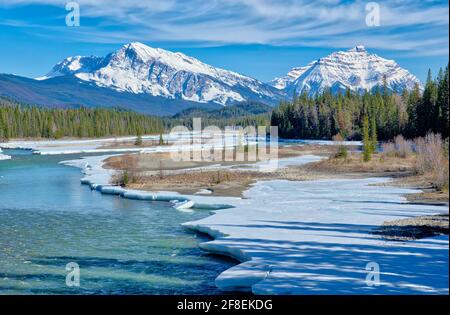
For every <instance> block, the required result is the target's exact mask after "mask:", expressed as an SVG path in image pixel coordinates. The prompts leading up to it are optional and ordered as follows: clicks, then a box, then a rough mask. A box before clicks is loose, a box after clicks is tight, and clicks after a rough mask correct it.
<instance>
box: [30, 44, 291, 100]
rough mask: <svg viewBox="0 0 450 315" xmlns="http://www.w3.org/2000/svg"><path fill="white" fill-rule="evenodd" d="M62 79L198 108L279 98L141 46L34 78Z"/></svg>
mask: <svg viewBox="0 0 450 315" xmlns="http://www.w3.org/2000/svg"><path fill="white" fill-rule="evenodd" d="M67 75H74V76H76V77H77V78H78V79H80V80H83V81H87V82H92V83H94V84H95V85H97V86H100V87H106V88H111V89H114V90H117V91H120V92H128V93H134V94H148V95H152V96H161V97H165V98H170V99H180V100H186V101H191V102H199V103H217V104H220V105H229V104H232V103H236V102H242V101H247V100H257V101H261V102H266V103H270V104H274V105H275V104H277V102H278V101H279V100H280V99H282V98H283V93H281V92H280V91H279V90H277V89H275V88H273V87H271V86H270V85H268V84H265V83H262V82H260V81H258V80H255V79H253V78H250V77H247V76H244V75H241V74H238V73H235V72H232V71H228V70H223V69H219V68H215V67H213V66H210V65H207V64H205V63H203V62H201V61H199V60H197V59H195V58H193V57H189V56H186V55H184V54H182V53H179V52H177V53H174V52H171V51H167V50H164V49H160V48H152V47H149V46H147V45H144V44H142V43H130V44H126V45H124V46H122V47H121V48H120V49H118V50H117V51H114V52H112V53H110V54H109V55H107V56H106V57H104V58H100V57H94V56H91V57H82V56H76V57H69V58H66V59H65V60H63V61H61V62H59V63H58V64H57V65H56V66H55V67H53V69H52V70H51V71H50V72H49V73H48V74H47V75H46V76H44V77H41V78H38V79H39V80H47V79H49V78H55V77H59V76H67Z"/></svg>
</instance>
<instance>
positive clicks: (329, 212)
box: [184, 178, 449, 294]
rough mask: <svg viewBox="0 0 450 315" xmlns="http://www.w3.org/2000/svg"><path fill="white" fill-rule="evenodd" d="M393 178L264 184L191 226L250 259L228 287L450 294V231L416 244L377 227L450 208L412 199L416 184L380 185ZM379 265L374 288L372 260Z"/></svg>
mask: <svg viewBox="0 0 450 315" xmlns="http://www.w3.org/2000/svg"><path fill="white" fill-rule="evenodd" d="M386 181H388V179H380V178H370V179H352V180H349V179H341V180H320V181H305V182H288V181H270V182H260V183H258V184H256V185H255V186H254V187H252V188H251V189H249V190H248V191H246V192H245V196H246V197H247V198H248V199H242V200H239V201H237V202H235V203H233V206H234V208H231V209H227V210H221V211H217V212H216V213H215V214H214V215H212V216H210V217H207V218H205V219H202V220H200V221H197V222H189V223H185V224H184V225H185V226H186V227H188V228H191V229H194V230H197V231H201V232H204V233H208V234H210V235H212V236H213V237H215V240H214V241H211V242H206V243H203V244H201V247H202V248H203V249H205V250H207V251H211V252H216V253H220V254H225V255H229V256H232V257H235V258H237V259H239V260H241V261H243V262H244V263H242V264H240V265H237V266H235V267H233V268H231V269H229V270H227V271H225V272H223V273H222V274H221V275H220V276H219V277H218V278H217V280H216V285H217V286H218V287H219V288H221V289H223V290H236V289H241V290H248V291H250V290H251V291H252V292H254V293H256V294H421V293H422V294H427V293H434V294H448V246H449V243H448V236H445V237H444V236H443V237H434V238H429V239H422V240H417V241H409V242H395V241H386V240H383V239H382V238H381V237H380V236H377V235H374V234H372V231H373V230H374V229H375V228H376V227H378V226H379V225H381V224H382V223H383V222H384V221H387V220H394V219H398V218H404V217H411V216H417V215H424V214H437V213H448V207H445V206H431V205H414V204H409V203H406V200H405V198H404V197H402V195H403V194H405V193H414V192H417V191H416V190H411V189H403V188H396V187H390V186H378V185H374V184H380V183H384V182H386ZM369 263H376V264H378V266H379V267H380V285H379V286H368V285H367V283H366V277H367V276H368V271H367V270H366V266H367V264H369Z"/></svg>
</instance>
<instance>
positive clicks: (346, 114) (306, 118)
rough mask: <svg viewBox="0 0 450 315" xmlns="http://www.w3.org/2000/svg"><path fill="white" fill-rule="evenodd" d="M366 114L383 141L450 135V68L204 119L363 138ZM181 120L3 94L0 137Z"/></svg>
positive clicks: (91, 132)
mask: <svg viewBox="0 0 450 315" xmlns="http://www.w3.org/2000/svg"><path fill="white" fill-rule="evenodd" d="M218 113H219V114H220V111H218ZM200 116H202V115H200ZM219 116H221V115H219ZM366 118H367V121H368V122H369V125H370V132H371V133H373V134H376V136H377V138H378V139H379V140H388V139H392V138H393V137H394V136H396V135H398V134H402V135H404V136H406V137H409V138H414V137H418V136H424V135H425V134H426V133H427V132H434V133H440V134H442V135H443V137H445V138H447V137H448V128H449V108H448V67H447V68H446V69H445V71H444V70H441V71H440V72H439V74H438V75H437V76H436V77H435V78H433V77H432V75H431V72H430V71H429V73H428V79H427V82H426V84H425V86H424V88H423V91H422V90H421V88H420V87H419V86H416V87H415V88H414V89H413V90H412V91H403V93H402V94H397V93H392V92H391V91H390V90H388V89H387V88H386V86H385V85H384V86H381V87H379V88H377V89H375V90H374V91H373V92H372V93H369V92H366V93H365V94H363V95H360V94H357V93H353V92H350V91H349V90H347V91H346V92H345V93H341V94H338V95H333V94H332V93H331V92H324V93H323V94H321V95H318V96H316V97H309V96H307V95H306V94H302V95H298V96H294V98H293V101H292V102H283V103H282V104H280V105H279V106H278V107H277V108H275V109H274V110H273V111H272V114H271V115H270V114H267V113H262V114H261V113H259V114H246V115H244V116H233V117H226V118H223V117H222V116H221V117H216V116H214V115H213V114H211V113H207V114H205V115H203V117H202V119H203V121H202V122H203V125H216V126H218V127H224V126H231V125H241V126H247V125H263V124H266V125H268V124H269V123H270V124H271V125H272V126H278V128H279V135H280V137H283V138H299V139H300V138H302V139H331V138H332V137H333V136H334V135H337V134H339V135H341V136H342V137H343V138H345V139H361V138H362V133H363V124H364V121H365V119H366ZM178 124H183V125H186V126H188V127H191V126H192V117H190V116H186V117H177V116H175V117H156V116H149V115H144V114H139V113H135V112H130V111H124V110H121V109H120V108H117V109H104V108H95V109H89V108H84V107H81V108H77V109H49V108H43V107H37V106H25V105H23V104H19V103H15V102H14V101H11V100H7V99H3V98H0V139H10V138H41V137H42V138H55V139H58V138H62V137H83V138H84V137H104V136H122V135H137V134H139V135H140V134H155V133H160V132H163V131H167V130H169V129H170V128H171V127H173V126H175V125H178Z"/></svg>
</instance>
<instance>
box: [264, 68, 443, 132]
mask: <svg viewBox="0 0 450 315" xmlns="http://www.w3.org/2000/svg"><path fill="white" fill-rule="evenodd" d="M384 82H386V81H384ZM448 97H449V95H448V66H447V68H446V70H445V71H443V70H442V69H441V70H440V71H439V74H438V76H437V77H436V78H435V79H433V77H432V75H431V71H429V72H428V79H427V82H426V84H425V87H424V90H423V92H422V91H421V89H420V87H419V86H418V85H416V87H415V88H414V89H413V90H412V91H403V93H402V94H397V93H393V92H391V91H390V90H389V89H388V88H387V87H386V84H385V83H384V84H383V86H381V87H379V88H376V89H375V90H374V91H373V92H372V93H369V92H366V93H365V94H363V95H359V94H356V93H352V92H350V91H349V90H347V91H346V92H345V93H342V94H338V95H332V94H331V92H325V93H323V94H321V95H319V96H316V97H314V98H312V97H308V96H307V95H306V94H302V95H299V96H295V97H294V101H293V102H290V103H288V102H286V103H283V104H281V105H280V106H279V107H278V108H276V109H275V110H274V111H273V113H272V117H271V124H272V125H273V126H278V128H279V135H280V136H281V137H283V138H303V139H330V138H331V137H333V136H334V135H337V134H340V135H341V136H342V137H344V138H347V139H361V138H362V134H363V125H364V120H365V119H366V118H367V120H368V121H369V122H370V123H371V130H374V131H375V130H376V133H377V136H378V139H379V140H387V139H392V138H393V137H394V136H396V135H398V134H403V135H404V136H406V137H409V138H413V137H418V136H424V135H425V134H426V133H427V132H430V131H431V132H434V133H440V134H442V135H443V137H448V132H449V131H448V128H449V108H448Z"/></svg>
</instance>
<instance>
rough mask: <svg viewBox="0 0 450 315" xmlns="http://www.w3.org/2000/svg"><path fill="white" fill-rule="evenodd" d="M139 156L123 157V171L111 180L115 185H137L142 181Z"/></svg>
mask: <svg viewBox="0 0 450 315" xmlns="http://www.w3.org/2000/svg"><path fill="white" fill-rule="evenodd" d="M139 160H140V156H139V154H127V155H124V156H123V157H122V161H121V162H122V165H121V168H122V169H123V170H122V171H119V172H118V173H117V174H116V175H114V176H113V177H112V179H111V183H112V184H113V185H118V186H123V187H125V186H127V185H129V184H131V183H137V182H139V181H140V180H141V174H140V172H139Z"/></svg>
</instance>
